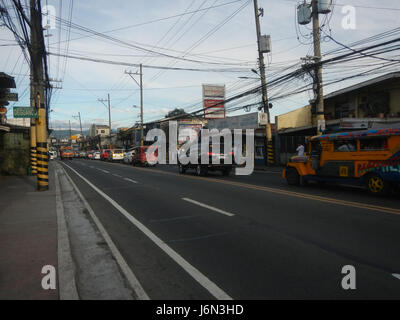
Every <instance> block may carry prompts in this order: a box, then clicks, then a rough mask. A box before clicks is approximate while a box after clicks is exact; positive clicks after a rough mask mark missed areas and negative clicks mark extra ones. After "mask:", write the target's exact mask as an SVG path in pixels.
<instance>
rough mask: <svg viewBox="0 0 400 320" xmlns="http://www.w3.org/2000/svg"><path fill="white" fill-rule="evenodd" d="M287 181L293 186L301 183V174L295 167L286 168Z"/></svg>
mask: <svg viewBox="0 0 400 320" xmlns="http://www.w3.org/2000/svg"><path fill="white" fill-rule="evenodd" d="M286 181H287V183H288V184H289V185H291V186H298V185H299V184H300V175H299V173H298V172H297V170H296V169H295V168H287V169H286Z"/></svg>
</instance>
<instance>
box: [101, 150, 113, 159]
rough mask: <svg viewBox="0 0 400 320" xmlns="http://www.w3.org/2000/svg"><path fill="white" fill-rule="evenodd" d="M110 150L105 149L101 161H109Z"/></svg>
mask: <svg viewBox="0 0 400 320" xmlns="http://www.w3.org/2000/svg"><path fill="white" fill-rule="evenodd" d="M110 151H111V150H110V149H103V150H102V151H101V153H100V159H101V160H103V161H105V160H108V154H109V153H110Z"/></svg>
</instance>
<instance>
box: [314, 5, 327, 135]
mask: <svg viewBox="0 0 400 320" xmlns="http://www.w3.org/2000/svg"><path fill="white" fill-rule="evenodd" d="M311 4H312V16H313V37H314V61H315V63H316V67H315V72H314V73H315V76H314V83H315V84H316V91H315V95H316V97H315V98H316V99H315V102H314V103H315V104H316V113H317V134H318V135H321V134H322V129H323V128H324V127H325V113H324V92H323V88H322V65H321V63H320V62H321V31H320V29H319V13H318V0H312V3H311Z"/></svg>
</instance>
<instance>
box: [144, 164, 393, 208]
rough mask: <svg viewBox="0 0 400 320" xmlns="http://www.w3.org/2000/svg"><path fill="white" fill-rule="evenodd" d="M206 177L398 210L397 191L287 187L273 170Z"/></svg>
mask: <svg viewBox="0 0 400 320" xmlns="http://www.w3.org/2000/svg"><path fill="white" fill-rule="evenodd" d="M150 169H151V170H160V171H162V172H168V173H171V174H172V173H173V174H178V167H177V166H176V165H157V166H156V167H153V168H150ZM186 174H187V175H190V176H195V172H194V170H189V171H188V172H187V173H186ZM208 177H210V178H213V179H217V180H227V181H235V182H243V183H248V184H254V185H257V186H266V187H274V188H279V189H282V190H289V191H295V192H301V193H305V194H312V195H318V196H325V197H333V198H337V199H343V200H348V201H359V202H364V203H369V204H372V205H384V206H389V207H393V208H400V201H399V200H400V197H399V191H398V192H397V193H396V194H394V195H391V196H377V195H371V194H370V193H368V191H367V190H366V189H365V188H363V187H361V186H350V185H344V184H329V183H327V184H325V185H323V186H321V185H319V184H317V183H313V182H311V183H309V184H308V185H306V186H289V185H288V184H287V182H286V180H285V179H283V178H282V176H281V173H279V172H276V171H275V169H274V170H271V171H261V170H259V171H254V172H253V173H252V174H251V175H244V176H238V175H234V174H231V175H230V176H229V177H224V176H222V175H221V173H220V172H210V173H209V174H208Z"/></svg>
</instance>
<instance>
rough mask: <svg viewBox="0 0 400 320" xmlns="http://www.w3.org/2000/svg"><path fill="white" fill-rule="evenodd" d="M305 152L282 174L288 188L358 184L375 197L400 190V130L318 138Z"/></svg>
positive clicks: (313, 140)
mask: <svg viewBox="0 0 400 320" xmlns="http://www.w3.org/2000/svg"><path fill="white" fill-rule="evenodd" d="M306 150H307V152H306V154H305V155H304V156H294V157H292V158H291V159H290V161H289V162H288V163H287V165H286V168H285V169H284V170H283V174H282V176H283V178H285V179H286V181H287V183H288V184H289V185H304V184H307V183H308V182H309V181H316V182H319V183H325V182H335V183H344V184H357V185H363V186H365V187H366V188H367V189H368V190H369V192H371V193H373V194H388V193H390V192H391V191H392V190H393V189H394V188H396V187H399V186H400V128H391V129H376V130H363V131H352V132H340V133H332V134H324V135H321V136H315V137H312V138H310V139H308V146H306Z"/></svg>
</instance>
